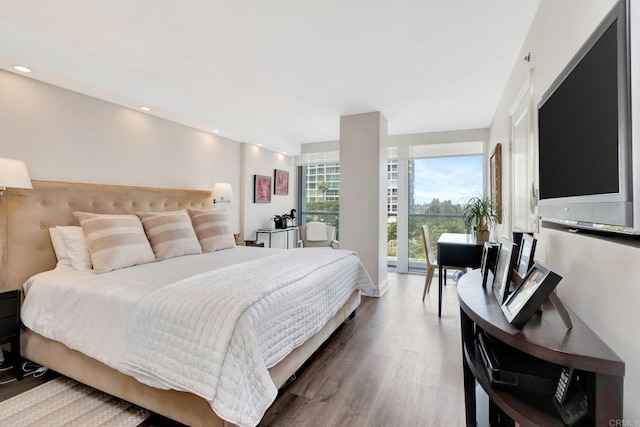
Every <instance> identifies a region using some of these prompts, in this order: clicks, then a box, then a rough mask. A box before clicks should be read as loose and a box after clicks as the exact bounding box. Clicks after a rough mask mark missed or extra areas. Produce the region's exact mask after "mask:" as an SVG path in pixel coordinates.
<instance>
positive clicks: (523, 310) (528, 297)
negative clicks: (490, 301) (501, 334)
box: [502, 263, 562, 329]
mask: <svg viewBox="0 0 640 427" xmlns="http://www.w3.org/2000/svg"><path fill="white" fill-rule="evenodd" d="M560 280H562V277H561V276H558V275H557V274H556V273H554V272H553V271H551V270H549V269H548V268H546V267H544V266H542V265H541V264H538V263H535V264H533V267H531V269H529V272H528V273H527V275H526V276H525V278H524V279H523V280H522V283H521V284H520V286H518V288H517V289H516V290H515V292H513V294H512V295H511V296H510V297H509V298H508V299H507V301H506V302H505V303H504V304H502V312H503V313H504V315H505V316H506V317H507V320H508V321H509V323H511V324H512V325H513V326H515V327H516V328H518V329H522V328H524V325H526V323H527V322H528V321H529V319H531V316H533V315H534V314H535V312H536V311H537V310H538V308H540V306H541V305H542V303H543V302H544V300H546V299H547V298H548V297H549V295H550V294H551V292H553V289H554V288H555V287H556V286H557V285H558V283H559V282H560Z"/></svg>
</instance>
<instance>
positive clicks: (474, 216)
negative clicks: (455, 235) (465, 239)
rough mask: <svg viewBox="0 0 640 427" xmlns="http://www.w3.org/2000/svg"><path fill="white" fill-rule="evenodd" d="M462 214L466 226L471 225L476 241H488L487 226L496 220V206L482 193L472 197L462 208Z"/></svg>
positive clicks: (493, 223)
mask: <svg viewBox="0 0 640 427" xmlns="http://www.w3.org/2000/svg"><path fill="white" fill-rule="evenodd" d="M462 214H463V215H464V223H465V224H466V226H467V227H471V226H473V230H474V233H475V237H476V241H477V242H478V243H484V242H486V241H488V240H489V227H491V226H492V225H495V224H496V223H497V222H498V208H497V207H496V205H495V204H494V203H493V201H492V200H491V199H490V198H489V197H488V196H484V195H480V196H475V197H472V198H470V199H469V201H468V202H467V203H466V204H465V205H464V207H463V208H462Z"/></svg>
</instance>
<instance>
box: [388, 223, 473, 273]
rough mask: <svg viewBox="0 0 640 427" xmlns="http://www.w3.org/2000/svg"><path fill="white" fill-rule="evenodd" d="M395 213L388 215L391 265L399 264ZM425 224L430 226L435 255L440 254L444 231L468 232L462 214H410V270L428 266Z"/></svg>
mask: <svg viewBox="0 0 640 427" xmlns="http://www.w3.org/2000/svg"><path fill="white" fill-rule="evenodd" d="M395 217H396V215H395V214H389V216H388V219H389V221H388V224H389V225H388V235H387V239H388V241H387V264H388V265H389V266H390V267H395V266H396V265H397V248H396V242H397V232H396V228H395V224H394V223H395ZM423 224H427V225H428V226H429V236H430V238H431V246H432V249H433V251H434V257H436V259H437V256H438V245H437V242H438V239H439V238H440V236H441V235H442V233H466V232H467V228H466V226H465V224H464V217H463V216H462V214H409V236H408V238H409V270H421V271H424V270H426V268H427V265H426V257H425V253H424V245H423V244H422V231H421V230H420V228H421V227H422V225H423Z"/></svg>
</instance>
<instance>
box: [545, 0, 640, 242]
mask: <svg viewBox="0 0 640 427" xmlns="http://www.w3.org/2000/svg"><path fill="white" fill-rule="evenodd" d="M629 45H630V40H629V23H628V4H627V1H626V0H621V1H620V2H618V4H616V6H614V8H613V9H612V10H611V12H610V13H609V14H608V15H607V17H606V18H605V19H604V20H603V21H602V22H601V23H600V25H599V26H598V28H597V29H596V30H595V31H594V33H593V34H592V35H591V36H590V37H589V39H588V40H587V41H586V43H585V44H584V45H583V46H582V47H581V48H580V50H579V51H578V53H577V54H576V55H575V56H574V57H573V59H572V60H571V62H570V63H569V64H568V65H567V67H566V68H565V69H564V70H563V71H562V73H561V74H560V75H559V76H558V78H557V79H556V80H555V81H554V82H553V84H552V85H551V86H550V88H549V90H548V91H547V92H546V93H545V94H544V95H543V96H542V98H541V100H540V102H539V104H538V149H539V151H538V152H539V162H538V165H539V170H538V173H539V185H540V188H539V196H540V198H539V203H538V214H539V215H540V217H541V218H542V219H543V220H546V221H552V222H557V223H561V224H565V225H568V226H571V227H576V228H587V229H597V230H604V231H611V232H617V233H626V234H639V233H640V230H639V228H640V224H639V223H638V221H634V205H633V200H634V197H633V193H634V188H633V162H632V156H633V151H632V139H631V137H632V135H631V131H632V129H631V127H632V120H631V56H630V52H629ZM636 166H640V164H639V165H636ZM635 214H636V215H637V212H635Z"/></svg>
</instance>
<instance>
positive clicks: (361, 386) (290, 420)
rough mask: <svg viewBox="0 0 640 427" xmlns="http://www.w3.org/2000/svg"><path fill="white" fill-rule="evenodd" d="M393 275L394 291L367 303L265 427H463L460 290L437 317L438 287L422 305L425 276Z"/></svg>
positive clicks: (281, 399)
mask: <svg viewBox="0 0 640 427" xmlns="http://www.w3.org/2000/svg"><path fill="white" fill-rule="evenodd" d="M389 278H390V282H391V286H390V290H389V291H388V293H387V294H385V295H384V296H383V297H382V298H364V299H363V302H362V305H361V306H360V308H358V311H357V314H356V317H355V318H354V319H353V320H350V321H347V322H346V323H345V324H344V326H343V327H342V329H340V331H339V332H338V333H337V334H336V335H335V336H334V337H333V339H332V340H331V341H330V342H329V344H328V345H327V346H326V347H325V348H324V349H323V350H322V351H321V352H320V354H319V355H318V357H317V358H316V359H315V360H314V361H313V362H312V363H311V364H310V365H309V367H308V368H307V369H306V370H305V371H304V372H302V373H301V374H300V375H299V377H298V378H297V380H296V381H295V382H294V383H293V384H292V385H291V386H290V387H289V388H288V389H286V390H285V391H284V392H283V393H281V395H279V396H278V399H277V400H276V401H275V402H274V404H273V405H272V406H271V407H270V408H269V409H268V410H267V412H266V414H265V416H264V418H263V420H262V422H261V423H260V426H263V427H266V426H454V425H464V395H463V384H462V355H461V351H460V322H459V317H460V315H459V308H458V303H457V296H456V287H455V285H453V283H452V282H451V281H449V286H447V287H446V288H445V291H444V303H443V310H442V313H443V314H442V318H441V319H438V312H437V309H438V308H437V302H438V301H437V296H438V295H437V286H433V287H432V289H431V291H430V294H429V295H428V297H427V299H426V300H425V303H424V304H423V303H422V300H421V297H422V286H423V284H424V276H418V275H406V274H390V275H389ZM434 280H437V278H435V279H434ZM434 284H435V283H434Z"/></svg>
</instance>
